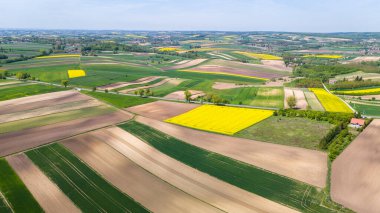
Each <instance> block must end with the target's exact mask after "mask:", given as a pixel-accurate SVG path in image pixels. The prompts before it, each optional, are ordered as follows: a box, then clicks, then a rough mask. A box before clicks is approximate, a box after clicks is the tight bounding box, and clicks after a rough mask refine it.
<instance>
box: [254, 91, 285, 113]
mask: <svg viewBox="0 0 380 213" xmlns="http://www.w3.org/2000/svg"><path fill="white" fill-rule="evenodd" d="M249 105H252V106H263V107H275V108H283V107H284V89H283V88H282V87H260V88H259V91H257V95H256V97H255V98H254V99H253V101H252V102H251V103H250V104H249Z"/></svg>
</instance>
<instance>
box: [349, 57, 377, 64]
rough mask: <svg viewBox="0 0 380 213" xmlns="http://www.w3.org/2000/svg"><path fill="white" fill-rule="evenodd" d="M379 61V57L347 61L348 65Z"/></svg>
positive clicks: (357, 58)
mask: <svg viewBox="0 0 380 213" xmlns="http://www.w3.org/2000/svg"><path fill="white" fill-rule="evenodd" d="M379 60H380V57H379V56H360V57H356V58H354V59H352V60H350V61H348V63H361V62H370V61H379Z"/></svg>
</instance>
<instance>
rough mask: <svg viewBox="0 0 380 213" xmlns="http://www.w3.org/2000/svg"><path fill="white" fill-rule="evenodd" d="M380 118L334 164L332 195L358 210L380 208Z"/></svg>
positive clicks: (377, 210)
mask: <svg viewBox="0 0 380 213" xmlns="http://www.w3.org/2000/svg"><path fill="white" fill-rule="evenodd" d="M379 150H380V120H379V119H376V120H374V121H372V123H371V124H370V125H369V126H368V127H367V128H366V129H365V130H364V131H363V132H362V133H361V134H360V135H359V136H358V137H357V138H356V139H355V140H354V141H353V142H352V143H351V144H350V145H349V146H348V147H347V148H346V149H345V150H344V151H343V153H342V154H341V155H339V156H338V158H337V159H336V160H335V161H334V162H333V164H332V173H331V197H332V199H333V200H334V201H335V202H337V203H340V204H342V205H344V206H346V207H348V208H350V209H352V210H354V211H357V212H368V213H370V212H373V213H375V212H379V209H380V181H379V177H380V155H379Z"/></svg>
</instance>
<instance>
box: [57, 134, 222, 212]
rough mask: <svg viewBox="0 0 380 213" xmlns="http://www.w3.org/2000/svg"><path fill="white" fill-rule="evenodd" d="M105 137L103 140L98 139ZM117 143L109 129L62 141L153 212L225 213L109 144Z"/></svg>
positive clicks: (108, 179)
mask: <svg viewBox="0 0 380 213" xmlns="http://www.w3.org/2000/svg"><path fill="white" fill-rule="evenodd" d="M97 135H101V136H102V138H99V137H96V136H97ZM108 140H114V137H113V136H112V135H107V132H106V131H105V130H97V131H96V132H91V133H87V134H84V135H80V136H77V137H74V138H70V139H68V140H65V141H63V142H62V144H63V145H64V146H66V147H67V148H68V149H70V150H71V151H72V152H73V153H74V154H75V155H76V156H78V157H79V158H80V159H81V160H83V161H84V162H86V163H87V164H88V165H90V166H91V167H92V168H93V169H95V171H97V172H98V173H100V174H101V175H102V176H103V177H104V178H106V179H107V181H109V182H110V183H112V184H113V185H114V186H116V187H117V188H119V189H120V190H121V191H123V192H124V193H126V194H128V195H129V196H131V197H132V198H133V199H134V200H136V201H137V202H139V203H141V204H142V205H143V206H144V207H146V208H148V209H149V210H151V211H153V212H163V213H166V212H221V211H220V210H218V209H216V208H215V207H213V206H211V205H209V204H206V203H205V202H202V201H201V200H199V199H197V198H195V197H193V196H191V195H189V194H187V193H185V192H183V191H181V190H180V189H178V188H176V187H174V186H172V185H170V184H169V183H167V182H165V181H163V180H161V179H160V178H158V177H156V176H155V175H153V174H151V173H149V172H148V171H146V170H145V169H144V168H142V167H140V166H138V165H137V164H135V163H134V162H133V161H131V160H130V159H128V158H127V157H125V156H124V155H122V154H121V153H119V152H118V151H117V150H115V149H113V148H112V147H110V146H109V145H107V143H106V142H105V141H108Z"/></svg>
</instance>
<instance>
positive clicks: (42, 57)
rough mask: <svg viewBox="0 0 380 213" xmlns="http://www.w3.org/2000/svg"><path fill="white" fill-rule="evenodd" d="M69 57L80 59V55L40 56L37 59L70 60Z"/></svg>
mask: <svg viewBox="0 0 380 213" xmlns="http://www.w3.org/2000/svg"><path fill="white" fill-rule="evenodd" d="M69 57H80V55H79V54H65V55H48V56H40V57H36V58H37V59H45V58H69Z"/></svg>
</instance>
